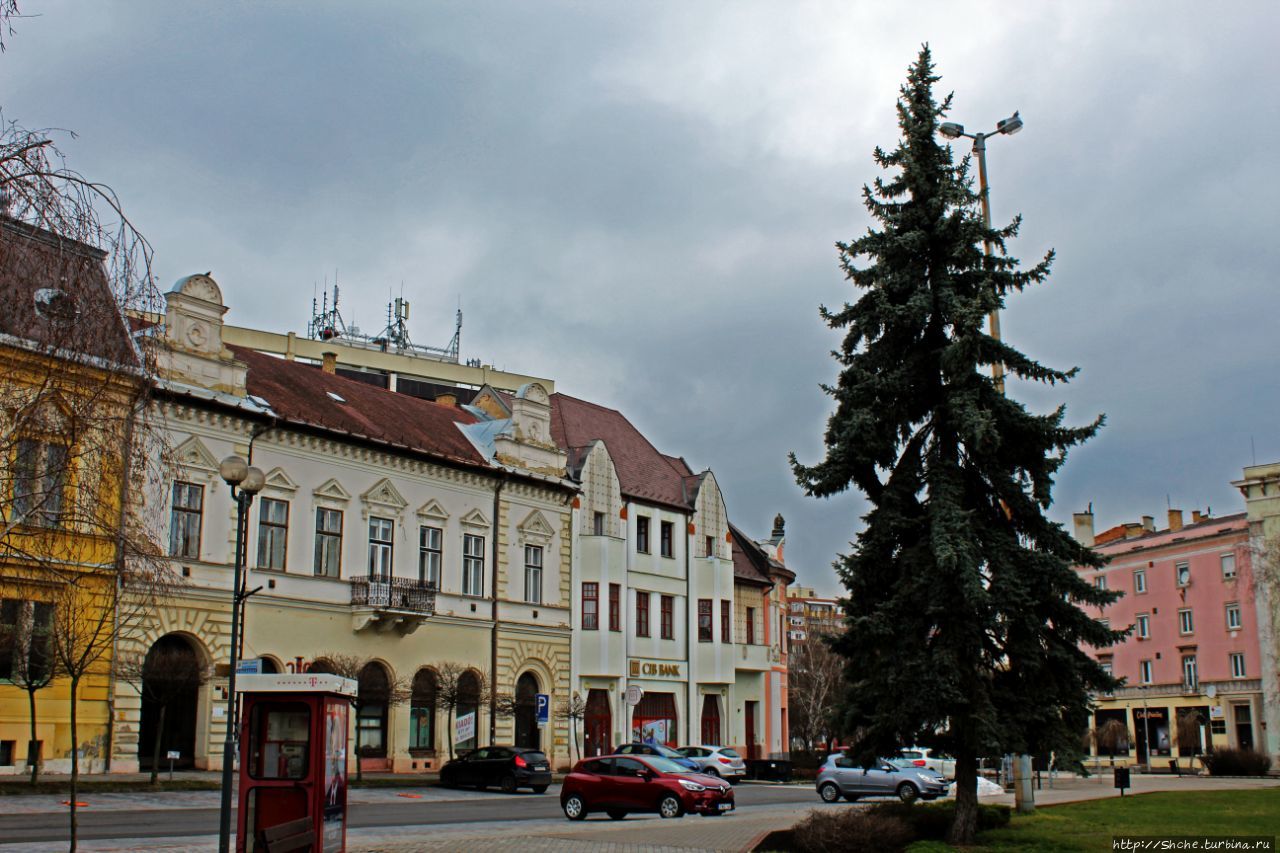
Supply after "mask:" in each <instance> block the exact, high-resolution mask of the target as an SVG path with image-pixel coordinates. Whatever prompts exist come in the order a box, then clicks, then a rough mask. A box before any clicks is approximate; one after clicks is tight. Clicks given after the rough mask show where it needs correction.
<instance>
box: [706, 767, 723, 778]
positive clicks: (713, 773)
mask: <svg viewBox="0 0 1280 853" xmlns="http://www.w3.org/2000/svg"><path fill="white" fill-rule="evenodd" d="M702 772H703V773H706V774H707V775H708V776H714V777H716V778H717V779H719V778H720V771H719V770H717V769H715V768H714V767H708V768H707V769H706V770H703V771H702Z"/></svg>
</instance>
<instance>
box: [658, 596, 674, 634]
mask: <svg viewBox="0 0 1280 853" xmlns="http://www.w3.org/2000/svg"><path fill="white" fill-rule="evenodd" d="M658 606H659V609H660V610H661V611H662V624H661V626H660V627H661V629H662V639H664V640H674V639H675V638H676V618H675V610H676V600H675V598H674V597H673V596H670V595H664V596H662V598H661V599H659V600H658Z"/></svg>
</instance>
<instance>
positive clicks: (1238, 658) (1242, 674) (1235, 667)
mask: <svg viewBox="0 0 1280 853" xmlns="http://www.w3.org/2000/svg"><path fill="white" fill-rule="evenodd" d="M1227 661H1228V662H1229V663H1230V664H1231V677H1232V678H1248V677H1249V675H1248V670H1247V669H1245V664H1244V652H1231V653H1229V654H1228V655H1227Z"/></svg>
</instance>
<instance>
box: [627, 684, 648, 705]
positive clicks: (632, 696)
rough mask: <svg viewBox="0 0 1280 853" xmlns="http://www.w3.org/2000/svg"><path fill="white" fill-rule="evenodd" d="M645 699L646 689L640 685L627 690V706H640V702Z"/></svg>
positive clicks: (634, 685)
mask: <svg viewBox="0 0 1280 853" xmlns="http://www.w3.org/2000/svg"><path fill="white" fill-rule="evenodd" d="M643 698H644V688H643V687H641V686H640V685H639V684H633V685H631V686H630V687H628V688H627V704H628V705H630V706H631V707H632V708H634V707H635V706H637V705H639V704H640V700H641V699H643Z"/></svg>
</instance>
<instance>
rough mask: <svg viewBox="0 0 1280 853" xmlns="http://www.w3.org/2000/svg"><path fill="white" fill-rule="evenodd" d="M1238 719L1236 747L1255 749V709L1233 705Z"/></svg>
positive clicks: (1233, 710)
mask: <svg viewBox="0 0 1280 853" xmlns="http://www.w3.org/2000/svg"><path fill="white" fill-rule="evenodd" d="M1231 707H1232V713H1233V714H1234V716H1235V718H1236V747H1237V748H1238V749H1253V709H1252V708H1250V707H1249V706H1248V705H1233V706H1231Z"/></svg>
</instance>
